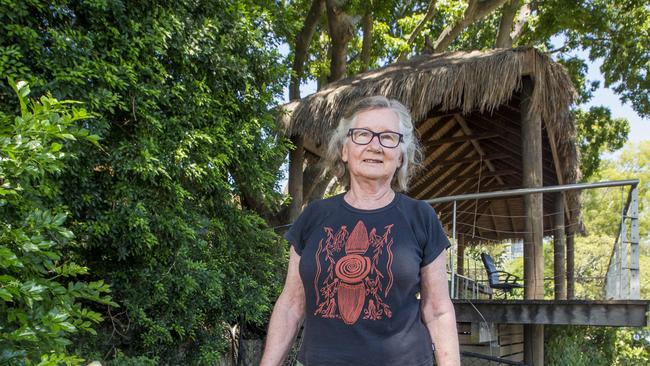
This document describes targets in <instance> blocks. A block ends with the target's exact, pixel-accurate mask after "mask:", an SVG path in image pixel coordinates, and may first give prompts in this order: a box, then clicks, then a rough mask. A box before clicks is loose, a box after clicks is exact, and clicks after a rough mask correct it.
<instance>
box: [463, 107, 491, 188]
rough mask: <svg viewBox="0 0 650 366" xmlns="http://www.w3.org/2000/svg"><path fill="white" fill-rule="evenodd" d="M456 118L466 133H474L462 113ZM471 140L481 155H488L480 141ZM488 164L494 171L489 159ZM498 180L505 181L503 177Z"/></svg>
mask: <svg viewBox="0 0 650 366" xmlns="http://www.w3.org/2000/svg"><path fill="white" fill-rule="evenodd" d="M454 118H456V121H458V124H459V125H460V127H461V128H462V129H463V132H465V134H466V135H471V134H472V130H471V129H470V128H469V125H468V124H467V122H466V121H465V118H463V116H461V115H460V114H455V115H454ZM471 142H472V145H474V147H475V148H476V151H477V152H478V153H479V155H481V156H485V155H487V154H485V151H483V148H481V145H480V144H479V143H478V140H471ZM486 165H487V167H488V169H490V171H492V172H493V171H495V170H496V169H495V168H494V165H493V164H492V162H491V161H487V162H486ZM497 181H499V183H501V184H503V181H502V180H501V178H497Z"/></svg>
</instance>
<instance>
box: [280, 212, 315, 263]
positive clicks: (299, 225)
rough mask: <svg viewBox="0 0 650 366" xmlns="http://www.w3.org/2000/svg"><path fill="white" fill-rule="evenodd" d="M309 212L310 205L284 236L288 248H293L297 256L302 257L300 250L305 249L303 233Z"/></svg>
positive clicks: (305, 230)
mask: <svg viewBox="0 0 650 366" xmlns="http://www.w3.org/2000/svg"><path fill="white" fill-rule="evenodd" d="M311 211H312V209H311V205H310V206H307V208H305V209H304V211H303V212H302V213H301V214H300V216H298V218H297V219H296V221H295V222H294V223H293V224H292V225H291V227H290V228H289V231H287V232H286V233H285V234H284V238H285V239H287V241H288V242H289V245H290V246H293V248H294V249H295V250H296V253H298V255H302V250H303V249H304V248H305V239H306V238H305V235H306V234H305V233H306V232H307V226H308V221H309V216H310V214H311Z"/></svg>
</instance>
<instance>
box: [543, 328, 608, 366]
mask: <svg viewBox="0 0 650 366" xmlns="http://www.w3.org/2000/svg"><path fill="white" fill-rule="evenodd" d="M544 335H545V342H544V358H545V359H544V361H545V364H547V365H549V366H553V365H558V366H559V365H572V366H597V365H602V366H606V365H613V364H614V362H613V360H614V353H615V346H614V344H615V340H616V330H615V329H614V328H606V327H585V326H547V327H545V334H544ZM569 345H570V346H569Z"/></svg>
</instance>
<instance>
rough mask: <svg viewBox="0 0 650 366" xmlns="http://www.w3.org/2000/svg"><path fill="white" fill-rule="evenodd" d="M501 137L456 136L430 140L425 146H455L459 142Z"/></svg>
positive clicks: (487, 134) (495, 134) (492, 135)
mask: <svg viewBox="0 0 650 366" xmlns="http://www.w3.org/2000/svg"><path fill="white" fill-rule="evenodd" d="M495 137H499V134H498V133H481V134H473V135H463V136H454V137H448V138H446V139H435V140H432V139H430V140H429V141H427V142H425V143H424V144H425V145H426V146H438V145H444V144H455V143H458V142H465V141H472V140H485V139H491V138H495Z"/></svg>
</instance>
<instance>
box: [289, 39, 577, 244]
mask: <svg viewBox="0 0 650 366" xmlns="http://www.w3.org/2000/svg"><path fill="white" fill-rule="evenodd" d="M525 78H530V79H531V80H532V82H533V83H534V89H533V92H532V95H531V97H530V98H531V99H530V105H531V108H530V111H529V112H530V113H531V114H532V115H538V116H540V117H541V119H542V122H543V126H544V127H545V131H546V133H545V134H544V149H545V150H544V151H545V152H544V154H545V157H544V166H545V173H544V185H545V186H547V185H555V184H568V183H574V182H576V181H577V180H578V175H579V170H578V153H577V149H576V144H575V135H576V132H575V126H574V122H573V120H572V118H571V113H570V106H571V104H572V103H573V100H574V97H575V90H574V88H573V85H572V84H571V80H570V78H569V76H568V74H567V72H566V70H565V69H564V68H563V67H562V66H561V65H560V64H557V63H555V62H553V61H552V60H551V59H550V58H549V57H548V56H546V55H544V54H543V53H541V52H539V51H537V50H535V49H532V48H522V49H499V50H490V51H473V52H454V53H444V54H436V55H427V56H418V57H415V58H413V59H411V60H408V61H406V62H401V63H396V64H393V65H389V66H387V67H384V68H381V69H377V70H373V71H370V72H366V73H363V74H359V75H356V76H354V77H351V78H347V79H344V80H341V81H338V82H335V83H332V84H329V85H328V86H327V87H326V88H324V89H322V90H320V91H319V92H317V93H315V94H312V95H310V96H307V97H305V98H303V99H301V100H298V101H294V102H291V103H288V104H286V105H284V106H283V111H284V112H285V113H284V114H283V117H282V118H281V122H282V125H283V127H284V128H285V131H286V134H287V135H302V136H304V137H306V138H307V139H308V140H310V141H311V142H312V143H313V144H314V145H316V146H318V145H321V144H323V143H324V142H326V141H327V140H328V137H329V135H330V133H331V131H332V130H333V129H334V128H335V127H336V126H337V124H338V122H339V120H340V118H341V116H342V114H343V112H344V111H345V110H346V108H347V107H348V106H349V105H350V104H351V103H354V102H355V101H356V100H358V99H359V98H362V97H365V96H370V95H385V96H387V97H389V98H394V99H397V100H400V101H401V102H402V103H403V104H404V105H406V106H407V107H408V108H409V109H410V110H411V114H412V116H413V121H414V123H415V125H416V127H417V128H418V132H419V134H420V135H421V136H423V137H424V139H423V140H426V141H423V143H424V145H425V153H426V154H427V157H426V158H427V159H425V171H424V172H423V173H422V174H421V175H420V177H419V179H416V181H415V182H414V189H415V190H414V191H409V194H411V195H412V196H415V197H417V198H420V199H426V198H431V197H434V196H440V195H449V193H450V192H453V193H454V194H461V193H469V192H476V191H477V189H478V190H479V191H484V190H483V186H482V184H483V183H484V182H481V176H480V174H481V172H483V175H484V176H490V174H491V176H492V179H491V180H490V182H494V183H495V184H496V185H497V186H490V187H487V188H485V190H496V189H499V188H518V187H520V186H521V171H518V172H516V171H515V172H512V177H503V178H501V177H498V176H497V174H501V173H503V172H505V171H507V170H508V169H510V170H517V169H519V170H521V164H520V160H521V156H520V155H517V149H519V148H518V147H517V146H521V144H523V143H525V141H518V142H516V143H515V142H513V140H514V139H513V138H512V137H513V136H516V134H517V131H520V125H518V123H520V121H521V110H520V103H521V99H522V95H521V90H522V85H523V80H524V79H525ZM449 116H452V117H451V118H455V119H456V121H455V122H456V123H455V124H454V123H448V122H449V118H450V117H449ZM460 120H462V121H461V122H459V121H460ZM452 122H453V121H452ZM451 125H460V126H462V127H463V128H462V129H461V128H460V127H454V128H451V127H450V126H451ZM500 126H503V128H504V131H505V130H508V129H509V131H510V135H511V136H510V137H508V136H504V137H503V138H491V139H486V140H472V141H469V140H468V141H466V142H465V143H463V142H461V140H462V138H463V137H467V136H471V135H472V134H473V133H477V136H478V135H479V132H477V131H483V135H486V134H487V132H489V131H492V132H494V131H499V130H500V129H501V127H500ZM445 136H446V140H445ZM519 138H520V137H519ZM436 139H438V141H439V142H440V141H453V142H458V143H457V144H454V143H452V142H450V143H447V144H443V143H440V145H435V144H436ZM454 139H456V140H454ZM427 143H428V144H430V146H429V148H427ZM470 143H471V144H470ZM472 146H473V147H472ZM508 149H509V151H512V152H511V153H510V155H512V156H508V157H507V159H502V160H504V161H502V162H500V161H497V160H496V159H494V161H492V162H490V161H486V162H485V163H487V164H488V166H489V167H490V169H491V170H490V171H488V170H487V168H485V166H484V165H483V163H484V161H483V159H484V158H486V159H487V158H488V157H489V155H490V154H489V153H487V152H486V151H488V150H489V151H494V152H500V151H506V150H508ZM519 152H520V149H519ZM502 155H503V154H502ZM472 157H479V158H480V164H479V163H474V164H473V165H463V164H468V160H471V158H472ZM442 158H446V159H452V160H453V159H456V161H459V162H461V161H462V162H461V163H459V164H457V166H455V167H454V168H457V169H456V171H455V174H460V175H463V174H464V175H468V174H467V173H468V172H476V174H477V177H476V178H475V179H474V180H473V181H470V182H468V183H467V184H466V185H465V186H464V187H466V188H467V191H466V192H463V191H458V190H456V191H454V189H452V188H453V186H454V185H456V186H458V184H457V182H456V183H455V182H454V181H453V180H452V179H451V178H449V179H444V178H441V179H437V177H439V176H440V177H443V176H444V174H446V171H448V170H449V171H451V170H452V169H451V168H450V167H449V166H447V167H444V168H441V169H438V168H437V167H436V165H435V164H434V163H435V162H439V161H441V159H442ZM508 159H509V160H508ZM517 159H518V160H519V161H518V160H517ZM427 161H428V162H429V163H431V165H427ZM444 161H445V162H446V161H451V160H444ZM513 161H514V162H515V163H513ZM489 164H492V165H489ZM500 164H501V165H500ZM499 166H501V168H499ZM449 174H452V173H449ZM504 174H505V173H504ZM472 182H476V184H474V183H472ZM469 187H471V189H470V188H469ZM545 201H546V199H545ZM548 201H549V202H552V200H550V199H549V200H548ZM568 201H569V207H571V210H573V211H574V212H575V211H577V210H576V207H578V202H577V195H569V196H568ZM510 203H512V202H511V201H509V203H507V206H509V207H507V208H506V207H504V208H502V209H503V210H505V209H509V210H510V213H512V210H513V209H514V211H515V213H516V212H517V211H518V209H517V208H516V207H514V206H513V205H512V204H510ZM545 203H546V202H545ZM513 207H514V208H513ZM488 208H489V209H490V210H491V211H490V212H494V211H495V210H499V208H498V204H492V205H490V207H488ZM545 211H546V209H545ZM504 213H505V212H504ZM496 216H499V215H496ZM575 216H576V215H572V217H571V218H572V220H573V219H574V218H575ZM574 222H575V221H574ZM475 223H476V220H475V219H474V224H475ZM486 224H487V222H486ZM504 225H505V226H507V227H509V228H510V229H509V230H501V231H502V232H507V231H514V229H515V227H514V226H515V225H514V224H513V223H510V224H507V225H506V224H504ZM508 225H509V226H508ZM491 226H492V227H494V229H495V230H496V229H497V226H499V223H498V222H497V220H494V219H491ZM545 226H547V225H545ZM548 226H549V228H550V222H549V225H548ZM486 235H487V234H486ZM505 236H507V235H505ZM488 237H489V235H488ZM503 237H504V235H502V236H500V238H503Z"/></svg>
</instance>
